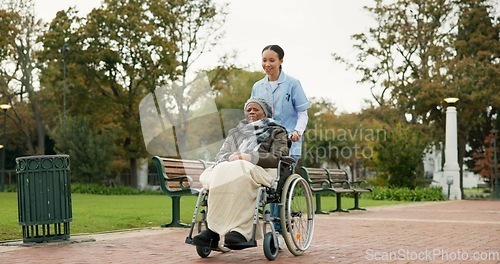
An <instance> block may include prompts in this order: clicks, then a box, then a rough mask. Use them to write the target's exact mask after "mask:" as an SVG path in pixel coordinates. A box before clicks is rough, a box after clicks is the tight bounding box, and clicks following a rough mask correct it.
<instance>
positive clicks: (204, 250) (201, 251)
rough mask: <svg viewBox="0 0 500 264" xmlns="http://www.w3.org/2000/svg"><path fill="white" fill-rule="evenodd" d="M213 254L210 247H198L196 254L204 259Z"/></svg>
mask: <svg viewBox="0 0 500 264" xmlns="http://www.w3.org/2000/svg"><path fill="white" fill-rule="evenodd" d="M211 252H212V250H211V249H210V248H209V247H200V246H196V253H198V256H200V257H202V258H206V257H208V255H210V253H211Z"/></svg>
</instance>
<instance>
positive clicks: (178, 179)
mask: <svg viewBox="0 0 500 264" xmlns="http://www.w3.org/2000/svg"><path fill="white" fill-rule="evenodd" d="M190 178H191V177H189V176H179V177H175V178H165V181H167V182H179V186H181V188H182V189H183V190H188V189H189V186H186V180H187V183H188V184H189V185H191V181H192V180H191V179H190Z"/></svg>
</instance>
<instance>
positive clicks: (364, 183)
mask: <svg viewBox="0 0 500 264" xmlns="http://www.w3.org/2000/svg"><path fill="white" fill-rule="evenodd" d="M351 185H355V186H357V187H360V188H366V187H367V185H368V183H367V182H366V181H364V180H361V181H352V182H351Z"/></svg>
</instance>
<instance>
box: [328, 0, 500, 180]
mask: <svg viewBox="0 0 500 264" xmlns="http://www.w3.org/2000/svg"><path fill="white" fill-rule="evenodd" d="M456 3H459V5H456ZM481 6H482V7H481ZM486 6H487V5H486V2H485V1H474V0H470V1H468V0H464V1H457V2H454V1H448V0H431V1H418V0H398V1H393V2H389V1H383V0H378V1H376V2H375V6H374V7H367V8H366V9H367V10H368V11H369V12H371V13H372V14H374V15H375V20H376V22H377V24H378V26H377V27H374V28H371V29H370V30H369V33H368V34H357V35H354V36H353V38H354V39H355V41H356V44H355V47H356V48H357V49H358V50H359V53H358V58H357V64H356V65H355V66H354V65H353V64H350V63H348V66H351V67H355V69H356V70H358V71H360V72H361V73H362V74H363V77H362V78H361V79H360V81H361V82H366V83H370V84H371V85H372V87H371V88H372V93H373V94H374V98H375V99H376V102H377V103H378V104H379V105H380V106H388V107H394V108H395V109H397V110H398V111H399V115H400V120H401V122H404V123H411V124H424V125H430V126H433V127H434V128H435V129H434V130H431V131H434V132H431V133H432V134H431V135H432V136H433V137H434V140H435V141H442V138H443V136H444V123H445V120H444V110H445V105H444V102H443V99H444V98H446V97H459V98H460V103H459V104H458V106H457V107H458V118H459V129H458V130H459V131H460V135H459V142H458V143H459V164H460V168H462V166H461V165H462V164H463V158H464V153H465V146H466V144H467V142H468V141H469V140H470V137H469V133H470V131H471V130H470V128H471V127H473V126H474V125H475V124H484V123H491V121H492V120H493V119H491V118H495V116H496V114H495V113H496V112H497V110H496V105H499V103H498V95H497V94H498V93H496V92H495V91H497V90H498V76H499V74H498V63H497V62H498V56H497V54H498V52H496V51H495V50H498V48H497V47H498V26H497V25H492V24H491V21H493V19H492V18H491V17H489V14H488V11H487V10H488V8H484V7H486ZM473 9H475V10H476V11H472V13H470V14H469V13H468V12H471V10H473ZM481 10H482V11H481ZM471 14H472V15H471ZM471 18H474V19H471ZM487 21H489V22H490V23H489V24H488V23H487ZM474 31H475V32H476V33H474V34H472V33H473V32H474ZM485 32H488V33H485ZM495 32H496V33H495ZM461 36H462V37H461ZM471 36H472V38H470V37H471ZM480 36H485V37H484V38H482V37H480ZM472 39H475V40H474V41H471V40H472ZM456 40H458V41H456ZM460 40H467V42H466V43H467V44H465V46H463V47H472V46H475V47H476V48H477V49H472V50H470V49H466V48H461V47H460V45H462V44H464V43H463V41H462V42H460ZM479 42H482V43H485V45H477V46H476V45H475V44H474V43H479ZM460 43H462V44H460ZM486 43H487V44H486ZM464 51H468V52H469V55H470V52H473V53H474V54H476V55H474V56H465V57H464V56H463V55H460V54H462V53H464ZM478 54H480V56H478ZM485 54H490V55H486V56H485ZM466 57H467V58H466ZM484 57H488V58H489V59H490V63H489V64H484V63H479V62H480V61H479V60H478V58H484ZM336 59H337V60H340V61H343V59H342V58H341V57H339V56H338V55H337V56H336ZM464 59H468V60H469V63H465V62H466V60H464ZM470 60H472V61H470ZM459 61H461V62H459ZM459 65H463V67H462V66H460V67H459ZM465 65H468V66H465ZM489 113H492V114H493V115H489ZM485 117H486V118H488V117H489V118H490V119H489V122H488V121H486V120H485V119H483V118H485ZM485 121H486V122H485ZM471 125H472V126H471ZM461 175H463V174H462V173H461Z"/></svg>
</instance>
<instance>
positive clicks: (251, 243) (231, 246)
mask: <svg viewBox="0 0 500 264" xmlns="http://www.w3.org/2000/svg"><path fill="white" fill-rule="evenodd" d="M256 246H257V240H250V241H247V242H241V243H238V244H225V243H224V247H227V248H229V249H232V250H241V249H245V248H249V247H256Z"/></svg>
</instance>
